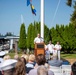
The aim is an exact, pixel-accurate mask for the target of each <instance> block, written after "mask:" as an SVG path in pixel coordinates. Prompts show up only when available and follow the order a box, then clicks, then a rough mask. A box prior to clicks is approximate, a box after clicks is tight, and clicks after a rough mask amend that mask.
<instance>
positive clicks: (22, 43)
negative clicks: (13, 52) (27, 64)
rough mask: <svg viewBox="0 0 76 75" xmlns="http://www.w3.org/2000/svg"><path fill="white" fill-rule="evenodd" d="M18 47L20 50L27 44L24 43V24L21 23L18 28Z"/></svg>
mask: <svg viewBox="0 0 76 75" xmlns="http://www.w3.org/2000/svg"><path fill="white" fill-rule="evenodd" d="M18 47H19V48H20V49H22V50H24V49H26V47H27V44H26V30H25V24H24V23H23V24H21V28H20V38H19V43H18Z"/></svg>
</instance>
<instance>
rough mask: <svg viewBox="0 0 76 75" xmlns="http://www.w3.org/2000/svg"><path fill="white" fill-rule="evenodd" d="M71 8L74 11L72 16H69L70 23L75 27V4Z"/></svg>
mask: <svg viewBox="0 0 76 75" xmlns="http://www.w3.org/2000/svg"><path fill="white" fill-rule="evenodd" d="M73 8H74V11H73V14H72V15H71V18H70V21H71V23H72V24H73V25H74V26H75V27H76V2H75V5H74V6H73Z"/></svg>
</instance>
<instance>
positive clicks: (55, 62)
mask: <svg viewBox="0 0 76 75" xmlns="http://www.w3.org/2000/svg"><path fill="white" fill-rule="evenodd" d="M62 63H63V61H62V60H58V59H57V55H53V56H52V57H51V60H49V61H48V64H49V65H51V66H56V67H60V66H61V65H62Z"/></svg>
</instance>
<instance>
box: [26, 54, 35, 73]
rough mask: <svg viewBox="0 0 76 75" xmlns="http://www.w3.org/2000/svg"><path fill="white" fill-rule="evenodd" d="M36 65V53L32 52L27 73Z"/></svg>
mask: <svg viewBox="0 0 76 75" xmlns="http://www.w3.org/2000/svg"><path fill="white" fill-rule="evenodd" d="M34 66H35V55H33V54H30V55H29V59H28V63H27V64H26V73H29V71H30V70H31V69H33V68H34Z"/></svg>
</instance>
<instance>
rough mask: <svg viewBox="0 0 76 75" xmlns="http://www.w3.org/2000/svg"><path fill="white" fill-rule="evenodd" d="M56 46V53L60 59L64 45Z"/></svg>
mask: <svg viewBox="0 0 76 75" xmlns="http://www.w3.org/2000/svg"><path fill="white" fill-rule="evenodd" d="M55 48H56V53H57V56H58V59H59V60H60V50H61V48H62V47H61V45H58V44H56V45H55Z"/></svg>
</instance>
